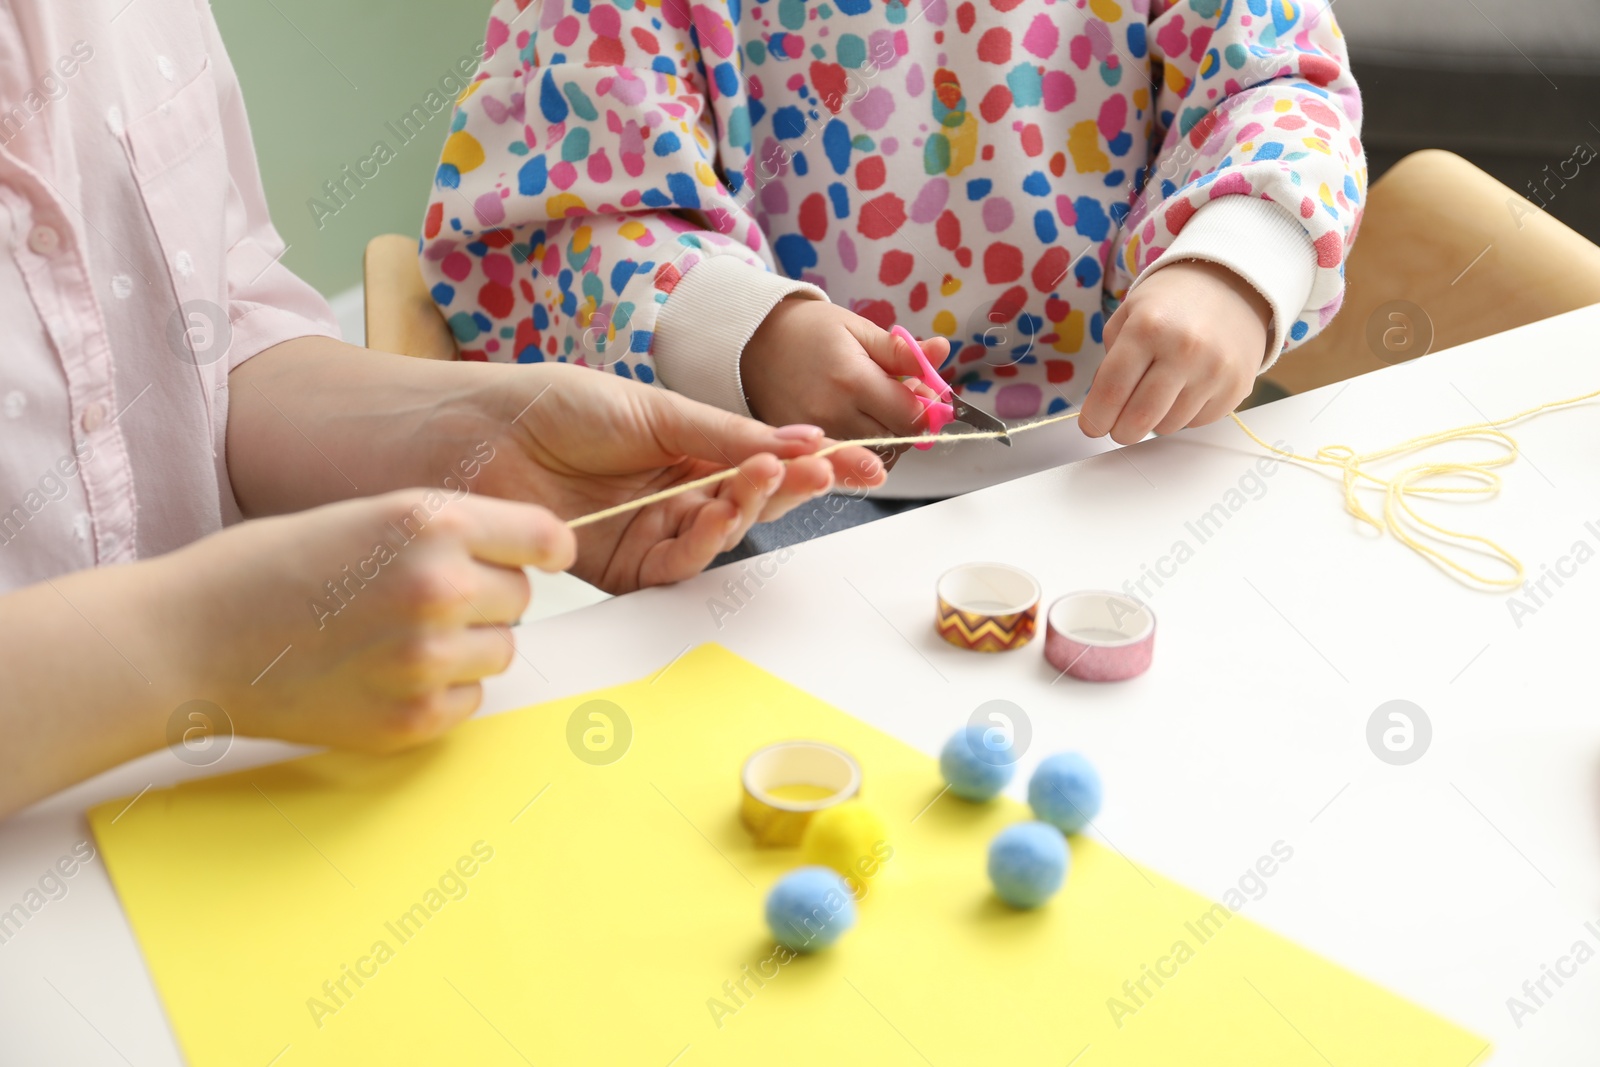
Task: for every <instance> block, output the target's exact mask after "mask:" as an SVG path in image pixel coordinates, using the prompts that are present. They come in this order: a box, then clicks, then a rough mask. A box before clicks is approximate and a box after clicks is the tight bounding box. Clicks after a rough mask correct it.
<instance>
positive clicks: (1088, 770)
mask: <svg viewBox="0 0 1600 1067" xmlns="http://www.w3.org/2000/svg"><path fill="white" fill-rule="evenodd" d="M1100 800H1101V790H1100V775H1099V773H1098V772H1096V771H1095V769H1094V766H1093V765H1092V764H1091V763H1090V762H1089V761H1088V760H1086V759H1084V758H1083V757H1082V756H1080V755H1078V753H1076V752H1058V753H1057V754H1056V755H1054V756H1051V757H1050V758H1049V759H1047V760H1045V761H1044V762H1043V763H1041V764H1039V767H1038V769H1037V770H1035V771H1034V772H1033V778H1032V779H1030V780H1029V782H1028V803H1029V804H1030V805H1031V806H1032V807H1033V813H1034V814H1035V815H1036V816H1038V817H1039V818H1041V819H1043V820H1044V821H1045V822H1047V823H1049V824H1050V825H1052V826H1054V827H1056V828H1057V829H1058V830H1060V831H1061V832H1062V833H1064V834H1075V833H1077V832H1078V831H1079V830H1082V829H1083V828H1084V827H1085V826H1088V825H1089V822H1090V820H1092V819H1093V818H1094V817H1095V816H1096V815H1099V814H1100Z"/></svg>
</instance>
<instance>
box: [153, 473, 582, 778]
mask: <svg viewBox="0 0 1600 1067" xmlns="http://www.w3.org/2000/svg"><path fill="white" fill-rule="evenodd" d="M575 551H576V541H575V539H574V538H573V535H572V532H571V531H570V530H568V529H567V527H566V524H565V523H563V522H562V521H561V520H560V519H558V518H556V516H555V515H553V514H551V513H550V512H549V511H547V510H546V509H544V508H541V507H536V506H534V505H531V504H519V503H514V502H512V501H508V500H495V499H492V498H488V497H480V496H476V495H471V496H467V495H459V496H456V497H454V498H452V497H451V496H450V495H449V494H447V493H445V492H443V491H439V490H431V491H430V490H423V489H416V490H401V491H399V492H393V493H387V494H385V495H383V496H378V497H369V498H365V499H359V500H352V501H347V502H344V503H340V504H329V505H326V506H324V507H320V508H315V509H313V510H311V511H307V512H302V513H300V514H297V515H290V516H285V517H282V518H272V519H261V520H258V521H255V522H248V523H243V524H241V525H239V526H236V527H233V528H232V529H229V530H225V531H223V532H222V533H220V534H216V535H214V536H212V537H208V538H206V539H204V540H202V541H199V542H196V543H195V544H193V545H190V546H189V547H187V548H184V549H181V550H179V551H178V552H175V553H172V554H171V555H169V556H163V557H161V558H160V559H159V560H156V561H153V562H154V563H155V564H156V565H157V566H159V567H162V568H163V569H164V570H165V571H166V572H167V573H166V574H165V575H164V577H163V581H164V582H165V583H166V585H167V587H168V588H175V589H176V590H177V591H178V592H177V593H175V594H174V597H175V600H181V601H182V602H183V603H185V605H186V606H185V608H184V610H183V612H182V620H183V621H182V625H183V626H185V627H186V628H187V629H186V630H185V631H184V632H182V633H174V634H170V635H169V637H170V645H171V647H172V648H173V649H174V650H175V653H174V654H175V655H179V656H182V657H184V658H186V659H187V661H188V662H187V666H186V667H185V668H183V669H182V675H183V676H184V677H185V678H186V679H187V682H188V686H189V689H190V691H191V692H193V693H196V694H199V695H204V696H206V697H207V698H209V699H212V700H215V701H216V702H217V703H218V704H220V705H222V706H223V707H224V708H226V709H227V711H228V713H229V715H230V716H231V717H232V719H233V722H234V724H235V727H236V728H237V730H238V732H239V733H241V734H245V735H248V736H257V737H272V738H278V739H280V740H284V741H295V742H302V743H307V744H316V745H333V746H336V747H340V748H356V749H365V750H369V751H388V750H392V749H398V748H403V747H406V746H408V745H413V744H418V743H420V742H423V741H427V740H429V739H431V738H433V737H436V736H438V735H439V734H442V733H443V732H444V731H445V730H447V729H448V728H449V727H451V726H453V725H454V724H455V723H457V722H459V721H460V720H462V719H465V718H467V717H468V716H469V715H471V714H472V713H473V711H475V710H476V709H477V707H478V704H479V702H480V701H481V700H482V695H483V693H482V688H481V687H480V685H479V679H482V678H485V677H488V676H490V675H494V674H499V673H500V672H501V671H503V670H505V669H506V668H507V667H508V666H509V665H510V664H511V662H512V659H513V657H514V656H515V654H516V650H515V647H514V645H513V643H512V641H513V639H512V636H511V630H510V624H511V623H513V622H515V621H516V620H517V619H519V618H521V616H522V613H523V611H524V610H525V609H526V608H527V606H528V598H529V587H528V579H527V577H526V575H524V574H523V572H522V568H523V567H524V566H534V567H538V568H539V569H541V570H546V571H558V570H562V569H564V568H566V567H568V566H570V565H571V563H572V560H573V557H574V553H575ZM184 589H190V590H193V591H194V593H195V595H193V596H190V597H183V596H181V591H182V590H184Z"/></svg>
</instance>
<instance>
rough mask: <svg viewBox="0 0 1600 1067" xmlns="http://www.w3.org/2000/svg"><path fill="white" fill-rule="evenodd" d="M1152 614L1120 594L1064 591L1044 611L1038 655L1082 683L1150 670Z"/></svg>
mask: <svg viewBox="0 0 1600 1067" xmlns="http://www.w3.org/2000/svg"><path fill="white" fill-rule="evenodd" d="M1155 642H1156V616H1155V613H1154V612H1153V611H1151V610H1150V609H1149V608H1148V607H1146V606H1145V605H1144V604H1142V603H1140V602H1139V601H1137V600H1135V599H1133V598H1132V597H1128V596H1123V595H1122V594H1121V593H1110V592H1106V591H1104V590H1098V589H1091V590H1087V591H1084V592H1081V593H1068V594H1067V595H1066V596H1064V597H1062V598H1061V599H1060V600H1057V601H1056V602H1055V603H1054V604H1051V605H1050V611H1049V612H1048V613H1047V614H1046V615H1045V637H1044V658H1045V659H1047V660H1049V661H1050V663H1051V665H1052V666H1054V667H1055V668H1056V670H1058V671H1064V672H1066V673H1067V674H1070V675H1072V676H1073V677H1074V678H1082V679H1083V680H1084V681H1087V682H1120V681H1122V680H1124V679H1127V678H1133V677H1135V676H1137V675H1140V674H1143V673H1144V672H1145V671H1147V670H1149V669H1150V657H1151V653H1152V652H1153V650H1154V648H1155Z"/></svg>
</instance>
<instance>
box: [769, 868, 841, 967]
mask: <svg viewBox="0 0 1600 1067" xmlns="http://www.w3.org/2000/svg"><path fill="white" fill-rule="evenodd" d="M855 924H856V902H855V898H854V897H853V896H851V895H850V887H849V886H847V885H846V884H845V881H844V879H843V878H840V877H839V875H838V874H837V873H836V872H834V871H833V870H830V869H829V868H827V867H800V868H798V869H796V870H793V871H790V872H789V873H788V874H786V875H784V876H783V877H782V878H780V879H779V880H778V884H777V885H775V886H773V887H772V892H770V893H768V894H767V926H768V927H770V928H771V929H772V936H773V937H774V938H776V939H777V941H778V944H780V945H782V946H784V947H785V948H787V949H790V950H791V951H794V952H815V951H817V950H818V949H823V948H827V947H828V946H829V945H831V944H833V943H834V942H835V941H837V940H839V938H840V937H842V936H844V933H845V931H846V930H848V929H850V928H851V927H852V926H854V925H855Z"/></svg>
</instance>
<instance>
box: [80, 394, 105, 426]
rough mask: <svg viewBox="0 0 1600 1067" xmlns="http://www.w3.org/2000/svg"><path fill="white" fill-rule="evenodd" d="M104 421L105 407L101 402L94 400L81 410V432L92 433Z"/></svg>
mask: <svg viewBox="0 0 1600 1067" xmlns="http://www.w3.org/2000/svg"><path fill="white" fill-rule="evenodd" d="M105 421H106V406H105V404H104V403H103V402H102V401H99V400H96V401H95V402H94V403H92V404H90V405H89V406H88V407H86V408H84V409H83V432H84V433H94V432H95V431H96V430H98V429H99V428H100V425H101V424H102V423H103V422H105Z"/></svg>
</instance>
